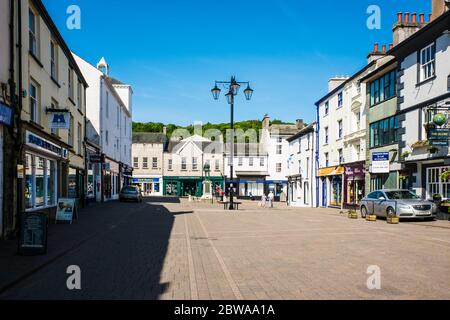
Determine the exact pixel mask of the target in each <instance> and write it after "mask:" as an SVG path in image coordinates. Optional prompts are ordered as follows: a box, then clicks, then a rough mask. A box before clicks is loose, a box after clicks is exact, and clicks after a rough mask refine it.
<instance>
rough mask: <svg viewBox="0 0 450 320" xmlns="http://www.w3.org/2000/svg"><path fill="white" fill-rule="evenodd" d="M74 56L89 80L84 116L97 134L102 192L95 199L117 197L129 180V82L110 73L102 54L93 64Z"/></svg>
mask: <svg viewBox="0 0 450 320" xmlns="http://www.w3.org/2000/svg"><path fill="white" fill-rule="evenodd" d="M74 56H75V59H76V61H77V63H78V65H79V66H80V69H81V71H82V72H83V75H84V76H85V78H86V79H87V82H88V84H89V88H88V89H87V90H86V109H87V112H86V113H87V115H86V116H87V118H88V119H89V121H90V122H91V123H92V126H93V127H94V129H95V131H96V132H97V133H98V134H99V135H100V149H101V152H102V155H103V159H102V183H101V190H102V192H101V193H100V194H99V196H98V198H97V200H111V199H118V194H119V192H120V189H121V187H122V186H123V185H127V184H129V183H131V172H132V163H131V143H132V142H131V139H132V134H131V131H132V126H131V121H132V94H133V91H132V89H131V86H130V85H126V84H123V83H121V82H119V81H117V80H115V79H113V78H111V77H110V76H109V66H108V64H107V63H106V61H105V59H104V58H102V59H101V60H100V62H99V63H98V64H97V67H94V66H93V65H91V64H90V63H88V62H87V61H85V60H83V59H82V58H80V57H78V56H76V55H74ZM100 198H101V199H100Z"/></svg>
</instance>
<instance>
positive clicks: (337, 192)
mask: <svg viewBox="0 0 450 320" xmlns="http://www.w3.org/2000/svg"><path fill="white" fill-rule="evenodd" d="M385 56H386V46H383V47H382V50H381V51H379V47H378V44H375V47H374V50H373V51H372V52H371V53H370V54H369V55H368V63H367V65H366V66H364V67H363V68H362V69H361V70H359V71H358V72H356V73H355V74H354V75H352V76H351V77H335V78H331V79H330V80H329V82H328V93H327V94H326V95H325V96H324V97H322V98H321V99H320V100H319V101H318V102H316V107H317V135H318V136H317V140H316V149H317V159H316V161H317V164H318V173H317V175H318V181H317V187H318V188H317V192H318V196H317V197H318V199H319V205H320V206H322V207H327V206H332V207H341V206H342V205H344V206H353V205H355V204H357V203H358V201H359V200H361V199H362V197H363V196H364V192H365V160H366V144H367V142H366V134H367V128H366V121H367V118H366V117H367V114H368V110H367V105H366V97H367V95H366V84H365V83H363V82H361V79H362V78H363V77H365V76H366V75H367V74H368V73H370V72H371V71H372V70H374V69H376V68H377V64H378V61H381V60H383V59H384V57H385ZM380 59H381V60H380Z"/></svg>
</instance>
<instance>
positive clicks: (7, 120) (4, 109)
mask: <svg viewBox="0 0 450 320" xmlns="http://www.w3.org/2000/svg"><path fill="white" fill-rule="evenodd" d="M0 123H3V124H6V125H8V126H10V125H12V109H11V108H10V107H8V106H7V105H6V104H3V103H1V102H0Z"/></svg>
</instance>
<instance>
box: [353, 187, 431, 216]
mask: <svg viewBox="0 0 450 320" xmlns="http://www.w3.org/2000/svg"><path fill="white" fill-rule="evenodd" d="M360 209H361V216H362V217H363V218H365V217H366V216H367V215H368V214H375V215H376V216H378V217H387V216H390V215H397V216H398V217H399V218H420V219H434V218H435V217H436V214H437V206H436V205H435V204H434V203H433V202H431V201H427V200H422V199H420V198H419V197H418V196H417V195H416V194H415V193H413V192H411V191H409V190H378V191H374V192H371V193H369V194H368V195H367V196H366V197H365V198H364V199H362V200H361V205H360Z"/></svg>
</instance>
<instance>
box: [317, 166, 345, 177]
mask: <svg viewBox="0 0 450 320" xmlns="http://www.w3.org/2000/svg"><path fill="white" fill-rule="evenodd" d="M344 172H345V168H344V167H342V166H338V167H331V168H323V169H319V174H318V176H319V177H328V176H340V175H342V174H344Z"/></svg>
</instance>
